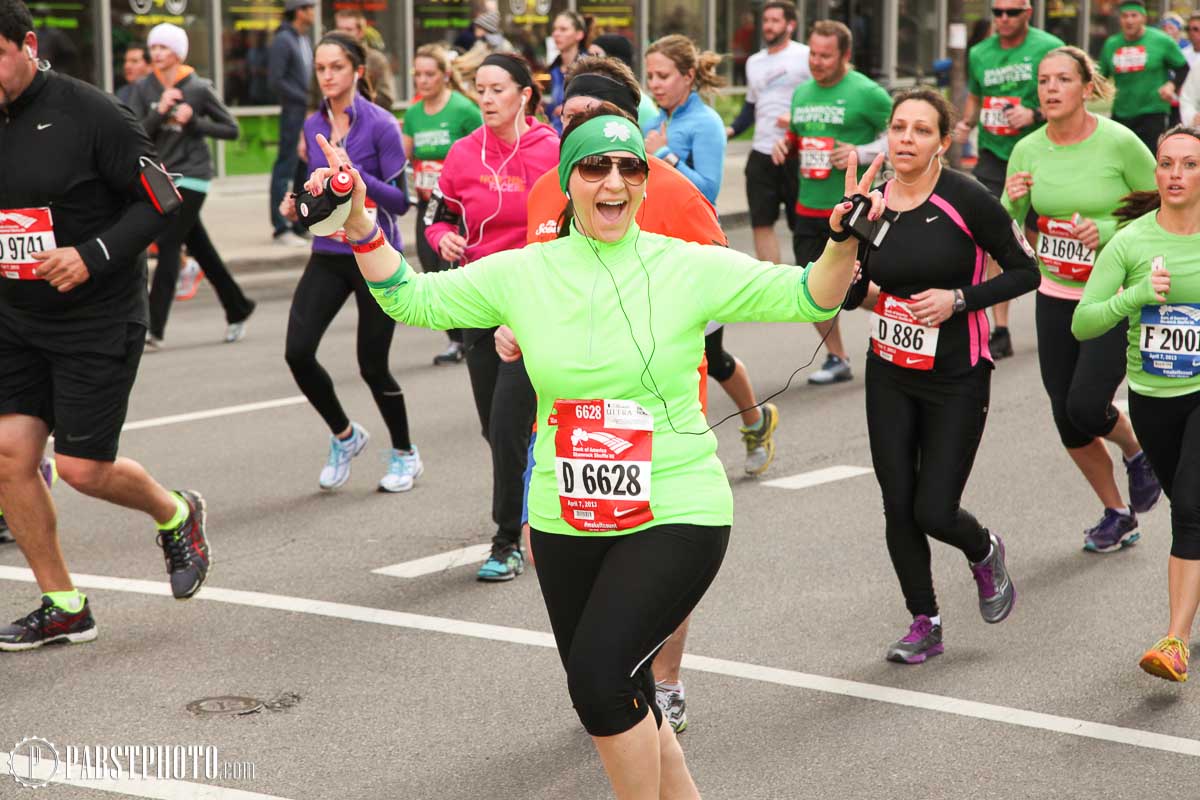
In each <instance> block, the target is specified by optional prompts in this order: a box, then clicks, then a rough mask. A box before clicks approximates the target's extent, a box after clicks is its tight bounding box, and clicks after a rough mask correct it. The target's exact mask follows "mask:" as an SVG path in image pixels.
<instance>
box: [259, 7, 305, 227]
mask: <svg viewBox="0 0 1200 800" xmlns="http://www.w3.org/2000/svg"><path fill="white" fill-rule="evenodd" d="M316 17H317V10H316V4H315V0H287V2H286V4H285V5H284V12H283V19H284V21H283V24H281V25H280V26H279V28H278V29H277V30H276V31H275V38H274V39H273V40H272V41H271V50H270V53H269V55H268V60H267V82H268V83H269V84H270V86H271V91H273V92H275V94H276V95H277V96H278V97H279V106H280V110H279V154H278V155H277V156H276V157H275V166H274V167H273V168H272V169H271V224H272V225H273V226H274V228H275V231H274V237H275V241H276V242H277V243H279V244H286V245H294V246H297V247H307V246H308V242H307V241H305V240H304V239H303V238H301V236H300V235H299V233H300V231H302V230H303V228H300V227H299V225H296V226H293V224H292V223H291V222H289V221H288V220H287V219H285V218H284V216H283V215H282V214H280V213H279V204H280V203H282V202H283V196H284V195H285V194H287V192H288V190H289V189H290V188H291V186H292V182H293V180H294V179H295V177H296V169H297V165H298V164H299V161H300V154H299V153H297V152H296V146H297V145H298V144H299V143H300V131H301V129H302V128H303V127H304V116H305V114H306V113H307V112H308V86H309V83H311V82H312V77H313V52H312V42H310V41H309V38H308V33H309V31H311V30H312V26H313V23H314V22H315V21H316ZM305 177H307V176H305Z"/></svg>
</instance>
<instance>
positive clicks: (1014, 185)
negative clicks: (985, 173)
mask: <svg viewBox="0 0 1200 800" xmlns="http://www.w3.org/2000/svg"><path fill="white" fill-rule="evenodd" d="M1031 186H1033V175H1032V174H1030V173H1028V172H1014V173H1013V174H1012V175H1009V176H1008V180H1006V181H1005V182H1004V191H1006V192H1008V199H1009V200H1014V201H1016V200H1020V199H1021V198H1022V197H1024V196H1025V195H1027V194H1029V187H1031Z"/></svg>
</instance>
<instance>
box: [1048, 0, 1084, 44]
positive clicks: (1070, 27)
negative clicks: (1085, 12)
mask: <svg viewBox="0 0 1200 800" xmlns="http://www.w3.org/2000/svg"><path fill="white" fill-rule="evenodd" d="M1079 5H1080V4H1079V3H1078V2H1076V0H1048V1H1047V3H1046V32H1047V33H1052V34H1054V35H1055V36H1057V37H1058V38H1060V39H1062V40H1063V41H1064V42H1066V43H1067V44H1074V45H1077V44H1079Z"/></svg>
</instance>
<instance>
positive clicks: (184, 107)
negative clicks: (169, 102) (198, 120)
mask: <svg viewBox="0 0 1200 800" xmlns="http://www.w3.org/2000/svg"><path fill="white" fill-rule="evenodd" d="M195 114H196V112H195V111H194V110H193V109H192V107H191V106H190V105H188V104H187V103H180V104H179V105H177V106H175V121H176V122H178V123H179V124H180V125H187V124H188V123H189V122H191V121H192V117H193V116H195Z"/></svg>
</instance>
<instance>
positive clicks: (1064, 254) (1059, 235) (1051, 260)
mask: <svg viewBox="0 0 1200 800" xmlns="http://www.w3.org/2000/svg"><path fill="white" fill-rule="evenodd" d="M1038 233H1039V236H1038V243H1037V255H1038V258H1040V259H1041V260H1042V263H1043V264H1044V265H1045V266H1046V269H1047V271H1049V272H1050V273H1052V274H1054V275H1057V276H1058V277H1060V278H1063V279H1064V280H1068V281H1077V282H1079V283H1083V282H1085V281H1087V279H1088V276H1089V275H1091V274H1092V267H1094V266H1095V265H1096V251H1095V250H1093V249H1092V248H1090V247H1088V246H1087V245H1085V244H1084V243H1083V242H1081V241H1080V240H1079V239H1078V238H1076V236H1075V226H1074V225H1073V224H1072V223H1071V222H1069V221H1068V220H1065V219H1053V218H1051V217H1038Z"/></svg>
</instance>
